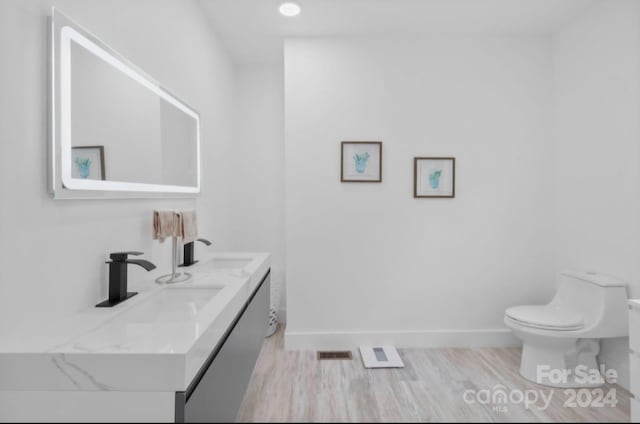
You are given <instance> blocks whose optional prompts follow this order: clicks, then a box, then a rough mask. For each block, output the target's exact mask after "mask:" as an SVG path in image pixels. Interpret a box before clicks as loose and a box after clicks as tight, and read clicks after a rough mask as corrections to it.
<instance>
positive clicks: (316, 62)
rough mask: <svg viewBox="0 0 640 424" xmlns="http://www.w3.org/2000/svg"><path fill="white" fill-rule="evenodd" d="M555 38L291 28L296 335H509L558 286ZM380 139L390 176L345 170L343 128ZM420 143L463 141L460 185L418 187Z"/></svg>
mask: <svg viewBox="0 0 640 424" xmlns="http://www.w3.org/2000/svg"><path fill="white" fill-rule="evenodd" d="M549 52H550V46H549V43H548V39H545V38H542V37H539V38H538V37H532V38H526V37H525V38H517V37H509V38H499V37H474V38H425V39H421V40H420V39H415V38H414V39H389V38H384V39H373V38H368V39H367V38H362V39H349V38H334V39H294V40H288V41H287V42H286V43H285V131H286V190H287V191H286V209H285V210H286V243H287V245H286V249H287V262H286V272H287V304H288V309H287V315H288V318H287V319H288V324H287V338H286V341H287V347H288V348H318V347H328V346H335V347H344V346H345V345H356V344H358V343H363V342H376V343H381V342H395V343H397V344H398V345H400V346H408V345H418V346H437V345H445V346H455V345H459V346H468V345H497V344H502V343H511V342H513V339H512V338H511V336H510V334H509V332H508V331H506V329H505V327H504V325H503V322H502V319H503V313H504V309H505V308H506V307H508V306H511V305H516V304H522V303H535V302H542V301H545V300H547V299H548V298H549V297H550V295H551V294H552V287H553V286H554V283H553V257H552V253H553V252H552V251H553V249H552V248H551V247H550V245H549V243H550V240H551V238H552V237H551V208H550V207H549V205H550V203H551V201H552V196H553V195H552V170H553V166H552V165H553V162H552V149H551V141H550V134H549V129H550V118H551V115H550V106H551V103H550V102H551V93H550V88H551V69H552V67H551V56H550V54H549ZM342 140H382V141H383V143H384V144H383V152H384V153H383V156H384V164H383V182H382V183H381V184H348V183H340V167H339V163H340V141H342ZM414 156H455V157H456V168H457V169H456V198H455V199H413V197H412V190H413V188H412V184H413V182H412V178H413V175H412V173H413V169H412V159H413V157H414Z"/></svg>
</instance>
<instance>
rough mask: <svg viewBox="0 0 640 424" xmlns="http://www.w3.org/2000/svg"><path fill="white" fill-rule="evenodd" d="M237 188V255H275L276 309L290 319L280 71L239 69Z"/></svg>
mask: <svg viewBox="0 0 640 424" xmlns="http://www.w3.org/2000/svg"><path fill="white" fill-rule="evenodd" d="M235 84H236V85H235V90H236V91H235V95H234V100H235V101H234V109H233V110H234V134H233V139H234V147H233V148H234V152H233V154H232V155H230V162H231V164H232V166H231V168H232V171H231V173H230V174H229V175H230V178H229V179H228V180H227V182H228V183H229V184H230V185H232V186H233V193H232V199H233V203H234V205H235V209H236V213H235V215H234V220H233V221H232V227H231V229H230V230H231V232H232V233H233V240H232V246H233V248H234V249H235V250H249V251H266V252H271V253H272V257H271V271H272V279H271V281H272V289H271V294H272V305H273V306H275V307H276V308H277V309H279V310H280V314H279V318H280V319H281V320H284V319H285V308H286V303H285V296H284V282H285V278H284V262H285V260H284V87H283V75H282V67H281V66H266V65H264V66H260V65H243V66H238V67H237V68H236V73H235Z"/></svg>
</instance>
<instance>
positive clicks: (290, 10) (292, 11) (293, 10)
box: [279, 2, 300, 16]
mask: <svg viewBox="0 0 640 424" xmlns="http://www.w3.org/2000/svg"><path fill="white" fill-rule="evenodd" d="M279 10H280V13H281V14H283V15H284V16H298V15H299V14H300V5H298V3H291V2H287V3H282V4H281V5H280V9H279Z"/></svg>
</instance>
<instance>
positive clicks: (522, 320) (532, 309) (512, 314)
mask: <svg viewBox="0 0 640 424" xmlns="http://www.w3.org/2000/svg"><path fill="white" fill-rule="evenodd" d="M505 315H506V316H507V317H509V318H511V319H512V320H514V321H517V323H518V324H520V325H524V326H526V327H533V328H540V329H543V330H565V331H567V330H579V329H581V328H582V327H583V326H584V323H583V321H582V316H581V315H580V314H577V313H575V312H570V311H565V310H561V309H558V308H554V307H552V306H548V305H536V306H514V307H511V308H509V309H507V310H506V312H505Z"/></svg>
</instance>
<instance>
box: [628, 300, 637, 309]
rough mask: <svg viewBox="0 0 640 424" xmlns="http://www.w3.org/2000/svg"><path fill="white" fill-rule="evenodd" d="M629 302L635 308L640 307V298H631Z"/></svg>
mask: <svg viewBox="0 0 640 424" xmlns="http://www.w3.org/2000/svg"><path fill="white" fill-rule="evenodd" d="M627 302H628V304H629V306H631V307H632V308H633V309H640V299H629V300H628V301H627Z"/></svg>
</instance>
